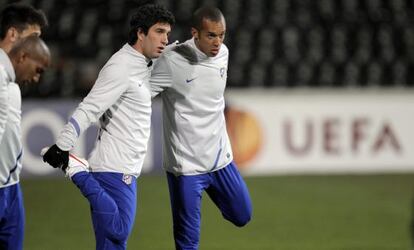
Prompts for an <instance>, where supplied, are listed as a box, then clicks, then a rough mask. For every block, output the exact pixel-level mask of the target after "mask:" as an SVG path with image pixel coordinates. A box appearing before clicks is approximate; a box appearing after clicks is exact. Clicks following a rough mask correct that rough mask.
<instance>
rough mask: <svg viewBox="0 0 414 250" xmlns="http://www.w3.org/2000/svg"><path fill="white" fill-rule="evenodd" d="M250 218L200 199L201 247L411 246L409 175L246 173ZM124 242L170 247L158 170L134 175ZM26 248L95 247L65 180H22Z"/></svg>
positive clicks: (413, 182) (412, 185) (83, 209)
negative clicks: (242, 222)
mask: <svg viewBox="0 0 414 250" xmlns="http://www.w3.org/2000/svg"><path fill="white" fill-rule="evenodd" d="M246 181H247V184H248V186H249V189H250V192H251V197H252V200H253V210H254V211H253V219H252V221H251V223H249V224H248V225H247V226H246V227H244V228H237V227H234V226H233V225H231V224H230V223H229V222H227V221H225V220H223V219H222V217H221V214H220V213H219V211H218V210H217V209H216V208H215V206H214V205H213V204H212V203H211V201H210V200H209V198H208V197H207V196H205V197H204V199H203V209H202V233H201V242H200V249H201V250H209V249H225V250H232V249H249V250H256V249H280V250H284V249H289V250H291V249H292V250H293V249H298V250H304V249H315V250H323V249H360V250H366V249H367V250H368V249H372V250H374V249H375V250H377V249H384V250H385V249H387V250H388V249H407V250H408V249H411V248H410V247H411V242H410V238H411V237H410V223H411V215H412V213H413V211H412V210H413V207H412V205H413V202H412V201H413V194H414V193H413V191H414V175H408V174H407V175H380V176H281V177H254V178H252V177H250V178H246ZM138 185H139V188H138V189H139V190H138V211H137V217H136V222H135V227H134V230H133V233H132V235H131V237H130V239H129V241H128V249H163V250H164V249H167V250H168V249H174V245H173V239H172V226H171V213H170V207H169V198H168V191H167V186H166V181H165V179H164V178H163V177H154V176H142V177H140V179H139V184H138ZM22 186H23V192H24V197H25V207H26V238H25V249H29V250H30V249H39V250H40V249H42V250H47V249H62V250H64V249H94V248H95V243H94V235H93V231H92V226H91V222H90V215H89V205H88V203H87V202H86V199H84V198H83V197H82V196H81V195H80V193H79V191H78V189H77V188H76V187H75V186H74V185H72V184H71V183H70V182H69V181H67V180H63V179H53V180H48V179H37V180H23V181H22Z"/></svg>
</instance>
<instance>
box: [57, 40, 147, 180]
mask: <svg viewBox="0 0 414 250" xmlns="http://www.w3.org/2000/svg"><path fill="white" fill-rule="evenodd" d="M151 64H152V63H151V61H150V60H149V59H147V58H146V57H145V56H144V55H142V54H141V53H139V52H137V51H136V50H135V49H134V48H133V47H131V46H130V45H129V44H125V45H124V46H123V47H122V48H121V49H120V50H119V51H118V52H116V53H115V54H114V55H113V56H112V57H111V58H110V59H109V60H108V62H107V63H106V64H105V66H104V67H103V68H102V70H101V71H100V72H99V76H98V79H97V80H96V82H95V84H94V86H93V88H92V90H91V91H90V92H89V94H88V95H87V96H86V97H85V98H84V99H83V101H82V102H81V103H80V104H79V106H78V107H77V109H76V110H75V112H74V113H73V115H72V117H71V118H70V120H69V122H68V123H67V124H66V125H65V127H64V128H63V130H62V131H61V133H60V136H59V138H58V140H57V142H56V144H57V146H58V147H59V148H61V149H62V150H71V149H72V148H73V147H74V146H75V143H76V140H77V138H78V137H79V135H80V134H81V133H82V132H83V131H85V129H87V128H88V127H89V126H90V124H91V123H95V122H98V120H99V127H100V128H99V134H98V138H97V141H96V145H95V148H94V149H93V151H92V153H91V155H90V157H89V160H88V161H89V164H90V167H91V171H93V172H116V173H124V174H129V175H133V176H136V177H138V176H139V175H140V173H141V169H142V165H143V162H144V157H145V154H146V152H147V144H148V138H149V135H150V124H151V93H150V88H149V77H150V74H151V69H152V66H151Z"/></svg>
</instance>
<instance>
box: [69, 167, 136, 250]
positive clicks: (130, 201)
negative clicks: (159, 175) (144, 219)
mask: <svg viewBox="0 0 414 250" xmlns="http://www.w3.org/2000/svg"><path fill="white" fill-rule="evenodd" d="M72 181H73V182H74V183H75V184H76V185H77V186H78V188H79V189H80V191H81V192H82V194H83V195H84V196H85V197H86V198H87V199H88V201H89V203H90V206H91V214H92V222H93V228H94V231H95V239H96V249H100V250H103V249H105V250H109V249H117V250H121V249H122V250H123V249H126V246H127V240H128V236H129V235H130V233H131V231H132V227H133V225H134V220H135V213H136V205H137V202H136V201H137V183H136V178H135V177H133V176H131V175H123V174H121V173H107V172H98V173H89V172H79V173H77V174H75V175H74V176H73V177H72Z"/></svg>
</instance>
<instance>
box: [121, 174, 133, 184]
mask: <svg viewBox="0 0 414 250" xmlns="http://www.w3.org/2000/svg"><path fill="white" fill-rule="evenodd" d="M122 181H123V182H125V184H127V185H131V183H132V175H130V174H124V176H122Z"/></svg>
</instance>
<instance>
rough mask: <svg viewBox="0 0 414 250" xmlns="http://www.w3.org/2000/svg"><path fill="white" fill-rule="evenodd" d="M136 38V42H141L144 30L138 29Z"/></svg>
mask: <svg viewBox="0 0 414 250" xmlns="http://www.w3.org/2000/svg"><path fill="white" fill-rule="evenodd" d="M137 37H138V40H141V41H142V40H144V37H145V33H144V30H143V29H142V28H138V30H137Z"/></svg>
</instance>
